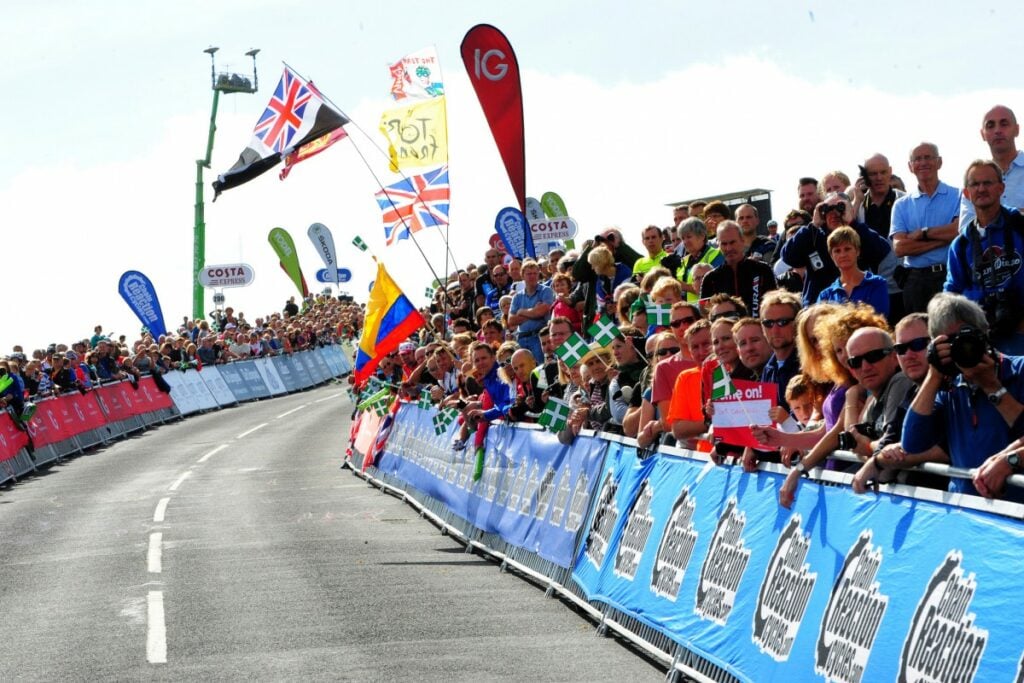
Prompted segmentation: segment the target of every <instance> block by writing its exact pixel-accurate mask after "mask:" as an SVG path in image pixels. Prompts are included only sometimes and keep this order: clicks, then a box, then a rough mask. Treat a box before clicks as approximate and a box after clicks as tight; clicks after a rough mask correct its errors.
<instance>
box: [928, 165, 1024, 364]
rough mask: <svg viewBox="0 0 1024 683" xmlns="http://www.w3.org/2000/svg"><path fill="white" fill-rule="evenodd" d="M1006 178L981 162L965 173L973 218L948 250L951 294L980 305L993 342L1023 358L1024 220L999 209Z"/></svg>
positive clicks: (1001, 207)
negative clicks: (954, 293)
mask: <svg viewBox="0 0 1024 683" xmlns="http://www.w3.org/2000/svg"><path fill="white" fill-rule="evenodd" d="M1002 193H1003V182H1002V174H1001V172H1000V170H999V166H998V165H997V164H996V163H995V162H993V161H983V160H980V159H979V160H977V161H974V162H972V163H971V165H970V166H968V167H967V173H966V174H964V195H965V196H967V197H968V199H970V201H971V204H972V206H973V207H974V212H975V216H974V217H973V218H971V219H970V220H968V222H967V223H966V224H965V225H964V226H963V227H962V228H961V230H960V234H959V235H957V237H956V239H954V240H953V243H952V244H951V245H950V248H949V256H948V263H947V270H948V272H947V273H946V283H945V285H944V289H945V290H946V291H947V292H956V293H958V294H963V295H964V296H966V297H967V298H968V299H970V300H971V301H975V302H977V303H979V304H980V305H981V307H982V309H984V311H985V315H986V317H987V318H988V325H989V328H991V334H992V342H993V344H994V345H995V347H996V348H997V349H999V350H1000V351H1003V352H1004V353H1011V354H1015V355H1020V354H1024V319H1022V316H1021V313H1020V311H1021V307H1022V306H1024V216H1022V215H1021V214H1020V213H1019V212H1018V211H1017V209H1011V208H1007V207H1005V206H1001V205H1000V203H999V202H1000V196H1001V195H1002Z"/></svg>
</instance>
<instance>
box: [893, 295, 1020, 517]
mask: <svg viewBox="0 0 1024 683" xmlns="http://www.w3.org/2000/svg"><path fill="white" fill-rule="evenodd" d="M988 331H989V327H988V320H987V319H986V317H985V311H983V310H982V308H981V306H979V305H978V304H977V303H975V302H974V301H971V300H969V299H967V298H966V297H964V296H961V295H959V294H952V293H948V292H943V293H940V294H937V295H936V296H935V298H933V299H932V301H931V303H929V304H928V332H929V335H930V336H931V337H932V343H931V345H930V346H929V348H928V363H929V368H928V374H927V375H926V376H925V380H924V383H923V384H922V386H921V388H920V389H919V390H918V392H917V396H915V397H914V401H913V403H911V404H910V411H909V412H908V413H907V416H906V419H905V420H904V422H903V449H904V450H905V451H906V452H907V454H908V455H910V456H914V455H916V454H921V453H924V452H925V451H927V450H928V449H930V448H931V447H932V446H935V445H936V444H938V443H939V442H940V439H942V438H943V437H944V438H945V440H946V442H947V448H948V451H949V459H950V463H951V464H952V465H953V466H954V467H961V468H973V467H978V466H979V465H981V464H982V463H983V462H984V461H985V459H986V458H987V457H988V456H989V455H991V454H993V453H999V452H1001V451H1003V449H1004V448H1005V447H1006V445H1007V444H1008V443H1010V441H1012V440H1013V439H1016V438H1018V437H1020V436H1021V435H1024V405H1022V404H1021V401H1022V400H1024V357H1021V356H1005V355H1003V354H1001V353H999V352H998V351H996V350H995V349H994V348H993V347H992V345H991V343H990V342H989V338H988ZM1008 464H1010V465H1011V467H1013V468H1014V469H1018V465H1015V464H1014V463H1012V462H1009V463H1008ZM1020 469H1024V468H1020ZM949 490H950V491H954V492H959V493H976V492H977V491H982V492H983V493H986V494H987V495H991V494H992V493H993V492H992V491H990V490H984V491H983V490H982V489H978V490H977V491H976V489H975V488H974V486H973V485H972V483H971V481H970V480H967V479H956V478H953V479H950V483H949ZM1009 497H1012V498H1013V499H1014V500H1018V501H1021V500H1024V490H1020V489H1017V490H1014V491H1013V495H1012V496H1009Z"/></svg>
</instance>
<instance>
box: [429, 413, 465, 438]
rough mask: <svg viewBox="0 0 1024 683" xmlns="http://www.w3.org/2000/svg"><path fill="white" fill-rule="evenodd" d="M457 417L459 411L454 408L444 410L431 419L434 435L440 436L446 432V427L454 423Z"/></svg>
mask: <svg viewBox="0 0 1024 683" xmlns="http://www.w3.org/2000/svg"><path fill="white" fill-rule="evenodd" d="M458 416H459V411H458V410H456V409H455V408H445V409H444V410H442V411H441V412H439V413H438V414H437V415H435V416H434V417H433V420H432V421H433V423H434V434H437V435H438V436H440V435H441V434H444V433H445V432H446V431H448V425H450V424H451V423H452V422H455V418H456V417H458Z"/></svg>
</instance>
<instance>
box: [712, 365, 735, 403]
mask: <svg viewBox="0 0 1024 683" xmlns="http://www.w3.org/2000/svg"><path fill="white" fill-rule="evenodd" d="M735 393H736V385H735V384H733V383H732V377H730V376H729V371H728V370H726V369H725V366H724V365H722V364H721V363H719V364H717V365H715V369H714V370H712V371H711V400H712V401H720V400H722V399H724V398H729V397H730V396H732V395H733V394H735Z"/></svg>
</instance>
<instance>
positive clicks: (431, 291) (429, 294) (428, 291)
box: [423, 287, 434, 299]
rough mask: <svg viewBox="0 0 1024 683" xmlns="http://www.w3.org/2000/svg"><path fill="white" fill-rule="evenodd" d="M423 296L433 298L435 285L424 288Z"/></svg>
mask: <svg viewBox="0 0 1024 683" xmlns="http://www.w3.org/2000/svg"><path fill="white" fill-rule="evenodd" d="M423 296H425V297H427V298H428V299H433V298H434V288H433V287H427V288H426V289H424V290H423Z"/></svg>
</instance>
